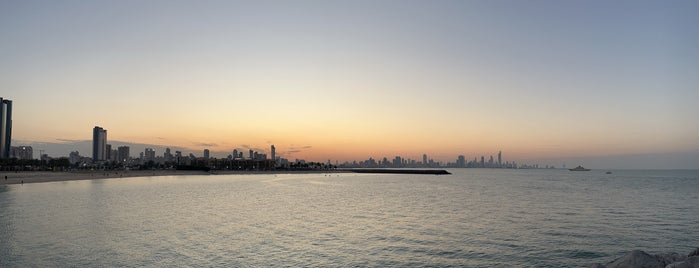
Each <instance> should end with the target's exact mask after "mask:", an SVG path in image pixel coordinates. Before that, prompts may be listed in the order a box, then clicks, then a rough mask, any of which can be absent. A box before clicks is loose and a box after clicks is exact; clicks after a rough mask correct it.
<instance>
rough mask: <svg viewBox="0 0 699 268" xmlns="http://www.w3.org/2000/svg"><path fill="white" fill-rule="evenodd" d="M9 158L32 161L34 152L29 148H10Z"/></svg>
mask: <svg viewBox="0 0 699 268" xmlns="http://www.w3.org/2000/svg"><path fill="white" fill-rule="evenodd" d="M10 158H17V159H20V160H31V159H34V150H32V147H31V146H11V147H10Z"/></svg>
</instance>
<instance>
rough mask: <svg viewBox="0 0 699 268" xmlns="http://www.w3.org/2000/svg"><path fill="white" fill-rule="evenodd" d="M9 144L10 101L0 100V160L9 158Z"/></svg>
mask: <svg viewBox="0 0 699 268" xmlns="http://www.w3.org/2000/svg"><path fill="white" fill-rule="evenodd" d="M11 142H12V101H11V100H8V99H3V98H0V158H10V146H12V143H11Z"/></svg>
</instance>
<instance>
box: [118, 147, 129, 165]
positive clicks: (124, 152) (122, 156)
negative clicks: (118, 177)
mask: <svg viewBox="0 0 699 268" xmlns="http://www.w3.org/2000/svg"><path fill="white" fill-rule="evenodd" d="M117 151H118V156H117V161H119V162H121V163H124V162H126V161H128V160H129V158H130V157H131V155H130V152H129V151H130V148H129V146H119V148H117Z"/></svg>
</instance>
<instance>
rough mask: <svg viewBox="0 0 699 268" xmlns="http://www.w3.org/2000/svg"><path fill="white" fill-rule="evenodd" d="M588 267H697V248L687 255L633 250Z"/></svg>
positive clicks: (698, 257) (698, 261)
mask: <svg viewBox="0 0 699 268" xmlns="http://www.w3.org/2000/svg"><path fill="white" fill-rule="evenodd" d="M588 267H590V268H699V248H696V249H694V250H693V251H692V252H690V253H689V254H687V255H680V254H678V253H675V252H670V253H661V254H648V253H646V252H644V251H641V250H634V251H631V252H629V253H627V254H626V255H624V256H622V257H621V258H618V259H616V260H614V261H612V262H609V263H607V264H600V263H593V264H590V266H588Z"/></svg>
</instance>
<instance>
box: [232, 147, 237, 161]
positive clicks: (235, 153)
mask: <svg viewBox="0 0 699 268" xmlns="http://www.w3.org/2000/svg"><path fill="white" fill-rule="evenodd" d="M233 158H234V159H235V158H238V149H233Z"/></svg>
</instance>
